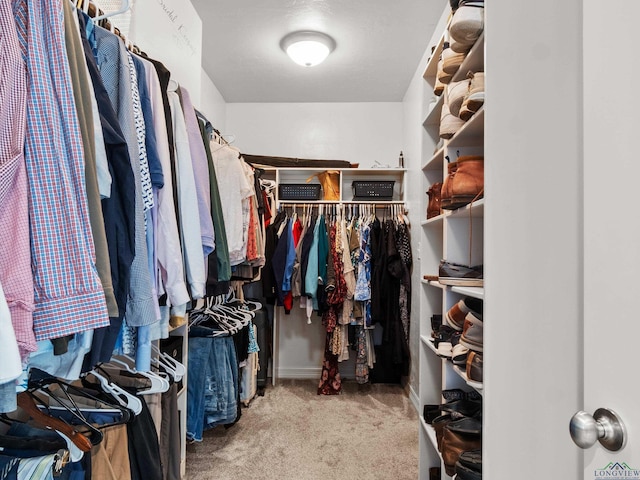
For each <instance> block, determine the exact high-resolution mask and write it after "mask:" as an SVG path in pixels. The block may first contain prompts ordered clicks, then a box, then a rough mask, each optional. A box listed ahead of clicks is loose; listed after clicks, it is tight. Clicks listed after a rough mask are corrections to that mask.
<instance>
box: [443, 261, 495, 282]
mask: <svg viewBox="0 0 640 480" xmlns="http://www.w3.org/2000/svg"><path fill="white" fill-rule="evenodd" d="M438 281H439V282H440V283H441V284H442V285H452V286H462V287H482V286H483V285H484V280H483V278H482V265H478V266H475V267H469V266H466V265H462V264H458V263H453V262H447V261H446V260H442V261H441V262H440V266H439V267H438Z"/></svg>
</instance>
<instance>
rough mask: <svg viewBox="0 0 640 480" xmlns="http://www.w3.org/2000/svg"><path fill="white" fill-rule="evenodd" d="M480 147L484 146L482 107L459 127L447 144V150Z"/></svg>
mask: <svg viewBox="0 0 640 480" xmlns="http://www.w3.org/2000/svg"><path fill="white" fill-rule="evenodd" d="M482 146H484V107H483V108H481V109H480V110H478V111H477V112H476V113H475V114H474V115H473V117H471V118H470V119H469V120H468V121H467V123H465V124H464V125H463V126H462V127H460V130H458V131H457V132H456V134H455V135H454V136H453V137H451V139H450V140H449V143H448V144H447V147H449V148H455V147H482Z"/></svg>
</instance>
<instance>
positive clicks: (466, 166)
mask: <svg viewBox="0 0 640 480" xmlns="http://www.w3.org/2000/svg"><path fill="white" fill-rule="evenodd" d="M460 121H462V120H460ZM456 164H457V168H456V171H455V174H454V175H453V177H452V178H451V179H450V186H449V191H448V193H450V196H449V198H450V200H449V201H448V202H447V204H446V206H445V205H442V204H441V205H442V208H444V209H447V210H455V209H457V208H461V207H464V206H465V205H468V204H469V203H471V202H474V201H476V200H478V199H480V198H482V197H483V196H484V157H483V156H482V155H462V156H460V157H458V159H457V160H456Z"/></svg>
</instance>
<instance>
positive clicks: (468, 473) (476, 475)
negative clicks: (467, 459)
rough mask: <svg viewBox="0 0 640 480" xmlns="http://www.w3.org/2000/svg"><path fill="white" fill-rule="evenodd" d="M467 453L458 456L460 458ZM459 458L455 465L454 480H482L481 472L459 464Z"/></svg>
mask: <svg viewBox="0 0 640 480" xmlns="http://www.w3.org/2000/svg"><path fill="white" fill-rule="evenodd" d="M465 453H467V452H463V453H461V454H460V457H461V456H462V455H464V454H465ZM460 457H458V461H457V462H456V465H455V472H456V480H482V472H478V471H476V470H472V469H471V468H469V467H467V466H465V465H462V464H461V463H460Z"/></svg>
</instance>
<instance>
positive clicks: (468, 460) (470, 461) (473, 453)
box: [458, 448, 482, 472]
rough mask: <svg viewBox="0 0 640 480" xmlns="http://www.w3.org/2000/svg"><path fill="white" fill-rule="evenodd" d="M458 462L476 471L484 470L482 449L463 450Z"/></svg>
mask: <svg viewBox="0 0 640 480" xmlns="http://www.w3.org/2000/svg"><path fill="white" fill-rule="evenodd" d="M458 463H459V464H460V465H463V466H465V467H466V468H468V469H470V470H473V471H474V472H482V449H481V448H478V449H477V450H468V451H466V452H462V453H461V454H460V457H459V458H458Z"/></svg>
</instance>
